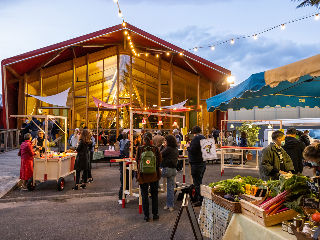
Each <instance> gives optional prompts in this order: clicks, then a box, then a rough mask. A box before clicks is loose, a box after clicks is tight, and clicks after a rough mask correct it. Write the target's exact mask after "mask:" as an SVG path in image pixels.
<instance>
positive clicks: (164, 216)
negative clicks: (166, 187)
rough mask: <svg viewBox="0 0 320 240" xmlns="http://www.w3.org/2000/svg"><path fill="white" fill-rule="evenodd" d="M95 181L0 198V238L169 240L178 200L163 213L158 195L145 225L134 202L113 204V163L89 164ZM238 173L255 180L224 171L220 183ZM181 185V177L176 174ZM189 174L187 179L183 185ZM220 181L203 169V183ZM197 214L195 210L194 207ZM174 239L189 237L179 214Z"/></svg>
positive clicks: (213, 168) (211, 168) (215, 170)
mask: <svg viewBox="0 0 320 240" xmlns="http://www.w3.org/2000/svg"><path fill="white" fill-rule="evenodd" d="M93 167H94V169H93V175H94V182H93V183H92V184H90V185H89V186H88V188H87V189H85V190H78V191H73V190H71V188H72V186H73V177H68V178H67V179H66V188H65V190H64V191H63V192H58V191H57V190H56V184H55V183H54V182H47V183H43V184H40V185H39V186H37V188H36V190H35V191H33V192H26V191H20V190H18V189H16V190H14V191H12V192H10V193H9V194H7V195H6V196H5V197H4V198H3V199H1V200H0V216H1V217H0V236H1V239H86V240H87V239H161V240H164V239H168V238H169V236H170V233H171V230H172V227H173V225H174V222H175V218H176V215H177V210H178V208H179V206H180V205H181V202H177V203H176V207H175V209H176V211H174V212H172V213H170V212H167V211H165V210H163V209H162V208H163V206H164V205H165V194H160V196H159V211H160V212H159V215H160V220H159V221H157V222H149V223H145V222H144V221H143V215H139V214H138V201H137V199H134V198H131V201H130V202H129V203H128V204H127V205H126V208H125V209H122V208H121V206H120V205H118V203H117V194H118V187H119V170H118V167H117V166H116V165H113V166H112V167H110V166H109V165H108V164H105V163H98V164H94V165H93ZM237 174H241V175H253V176H257V174H256V172H254V171H235V170H226V171H225V175H224V176H223V179H226V178H230V177H233V176H235V175H237ZM177 179H178V181H181V179H182V174H181V173H179V174H178V178H177ZM188 179H189V176H187V181H188ZM220 179H222V178H221V177H220V165H211V164H209V165H208V167H207V171H206V173H205V177H204V183H206V184H207V183H210V182H212V181H217V180H220ZM196 212H197V213H199V208H196ZM176 239H194V238H193V236H192V231H191V227H190V225H189V223H188V219H187V216H186V213H184V215H183V217H182V220H181V224H180V225H179V227H178V230H177V234H176Z"/></svg>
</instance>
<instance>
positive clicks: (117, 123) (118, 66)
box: [116, 47, 131, 138]
mask: <svg viewBox="0 0 320 240" xmlns="http://www.w3.org/2000/svg"><path fill="white" fill-rule="evenodd" d="M119 97H120V55H119V47H117V105H119V104H120V99H119ZM130 99H131V95H130ZM130 101H131V100H130ZM119 113H120V112H119V108H117V117H116V136H117V138H118V136H119Z"/></svg>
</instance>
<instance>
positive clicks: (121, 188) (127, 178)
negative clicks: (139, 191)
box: [119, 162, 129, 200]
mask: <svg viewBox="0 0 320 240" xmlns="http://www.w3.org/2000/svg"><path fill="white" fill-rule="evenodd" d="M119 171H120V189H119V200H121V199H122V191H123V163H122V162H120V163H119ZM126 189H127V190H128V189H129V170H128V169H127V170H126Z"/></svg>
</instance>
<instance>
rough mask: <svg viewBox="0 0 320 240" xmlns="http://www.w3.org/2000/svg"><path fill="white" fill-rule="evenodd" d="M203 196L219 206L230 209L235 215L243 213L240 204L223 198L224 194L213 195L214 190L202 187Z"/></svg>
mask: <svg viewBox="0 0 320 240" xmlns="http://www.w3.org/2000/svg"><path fill="white" fill-rule="evenodd" d="M200 189H201V196H203V197H205V198H208V199H211V200H212V201H213V202H214V203H216V204H217V205H219V206H221V207H223V208H225V209H228V210H229V211H231V212H233V213H241V205H240V202H231V201H229V200H227V199H225V198H224V197H223V194H222V193H221V194H219V193H213V192H212V188H211V187H208V186H205V185H201V188H200Z"/></svg>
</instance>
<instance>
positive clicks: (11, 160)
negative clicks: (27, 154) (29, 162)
mask: <svg viewBox="0 0 320 240" xmlns="http://www.w3.org/2000/svg"><path fill="white" fill-rule="evenodd" d="M18 151H19V150H13V151H10V152H5V153H0V166H1V167H0V198H1V197H2V196H3V195H5V194H6V193H7V192H8V191H9V190H10V189H11V188H12V187H13V186H15V185H16V183H17V182H18V181H19V176H20V157H19V156H18Z"/></svg>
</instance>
